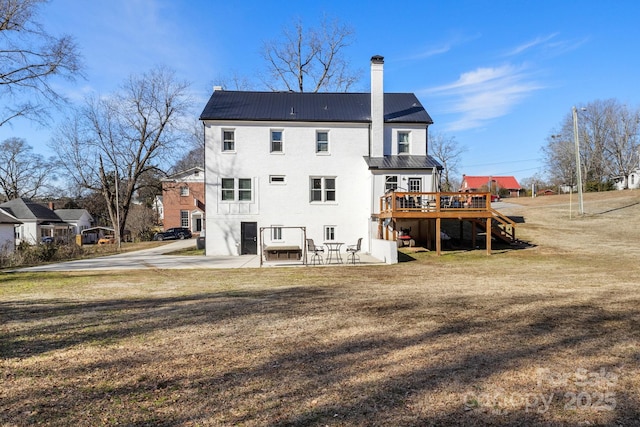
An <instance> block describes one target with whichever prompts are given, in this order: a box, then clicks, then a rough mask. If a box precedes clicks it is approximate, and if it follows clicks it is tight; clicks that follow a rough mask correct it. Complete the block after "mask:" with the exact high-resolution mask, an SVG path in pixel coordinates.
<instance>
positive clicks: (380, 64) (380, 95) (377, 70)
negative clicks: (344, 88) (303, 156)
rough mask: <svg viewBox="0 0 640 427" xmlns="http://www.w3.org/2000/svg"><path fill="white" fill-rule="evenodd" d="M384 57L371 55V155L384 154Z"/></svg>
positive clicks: (379, 155)
mask: <svg viewBox="0 0 640 427" xmlns="http://www.w3.org/2000/svg"><path fill="white" fill-rule="evenodd" d="M383 68H384V57H382V56H380V55H375V56H372V57H371V147H370V148H369V151H370V156H371V157H382V156H383V155H384V87H383Z"/></svg>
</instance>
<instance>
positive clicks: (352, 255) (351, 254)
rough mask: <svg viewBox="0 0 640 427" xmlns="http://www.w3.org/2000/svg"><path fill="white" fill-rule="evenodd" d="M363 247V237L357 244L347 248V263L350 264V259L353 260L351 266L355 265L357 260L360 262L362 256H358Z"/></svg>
mask: <svg viewBox="0 0 640 427" xmlns="http://www.w3.org/2000/svg"><path fill="white" fill-rule="evenodd" d="M361 247H362V237H360V238H359V239H358V243H357V244H355V245H349V246H347V253H348V255H347V263H349V259H351V264H355V263H356V258H358V262H360V255H358V252H360V249H361Z"/></svg>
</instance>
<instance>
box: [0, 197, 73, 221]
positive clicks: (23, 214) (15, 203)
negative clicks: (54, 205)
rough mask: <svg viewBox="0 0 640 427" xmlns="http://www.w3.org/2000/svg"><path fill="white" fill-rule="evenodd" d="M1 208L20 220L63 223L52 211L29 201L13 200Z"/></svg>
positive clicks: (0, 206)
mask: <svg viewBox="0 0 640 427" xmlns="http://www.w3.org/2000/svg"><path fill="white" fill-rule="evenodd" d="M0 208H2V209H4V210H5V211H7V212H9V213H10V214H11V215H13V216H14V217H16V218H18V219H35V220H39V221H43V220H47V221H51V222H63V221H62V220H61V219H60V217H58V215H56V214H55V213H54V212H53V211H52V210H51V209H49V208H47V207H45V206H42V205H41V204H39V203H35V202H32V201H31V200H28V199H13V200H9V201H8V202H4V203H3V204H1V205H0Z"/></svg>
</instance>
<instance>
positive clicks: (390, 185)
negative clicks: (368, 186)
mask: <svg viewBox="0 0 640 427" xmlns="http://www.w3.org/2000/svg"><path fill="white" fill-rule="evenodd" d="M397 189H398V176H397V175H388V176H386V177H385V179H384V191H385V192H387V191H393V190H397Z"/></svg>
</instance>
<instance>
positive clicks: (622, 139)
mask: <svg viewBox="0 0 640 427" xmlns="http://www.w3.org/2000/svg"><path fill="white" fill-rule="evenodd" d="M610 107H611V111H610V114H609V115H608V117H607V120H608V122H609V123H608V127H609V128H610V129H611V139H610V141H608V143H607V144H606V146H605V156H606V158H607V160H608V164H609V169H610V173H611V175H612V176H620V177H623V183H624V188H628V187H629V182H628V177H629V174H630V173H631V171H633V170H634V169H636V168H638V167H640V159H639V158H638V155H640V151H639V150H640V144H639V143H638V131H640V129H639V128H640V110H638V109H636V110H630V109H629V108H627V106H626V105H620V104H619V103H617V102H612V104H611V106H610Z"/></svg>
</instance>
